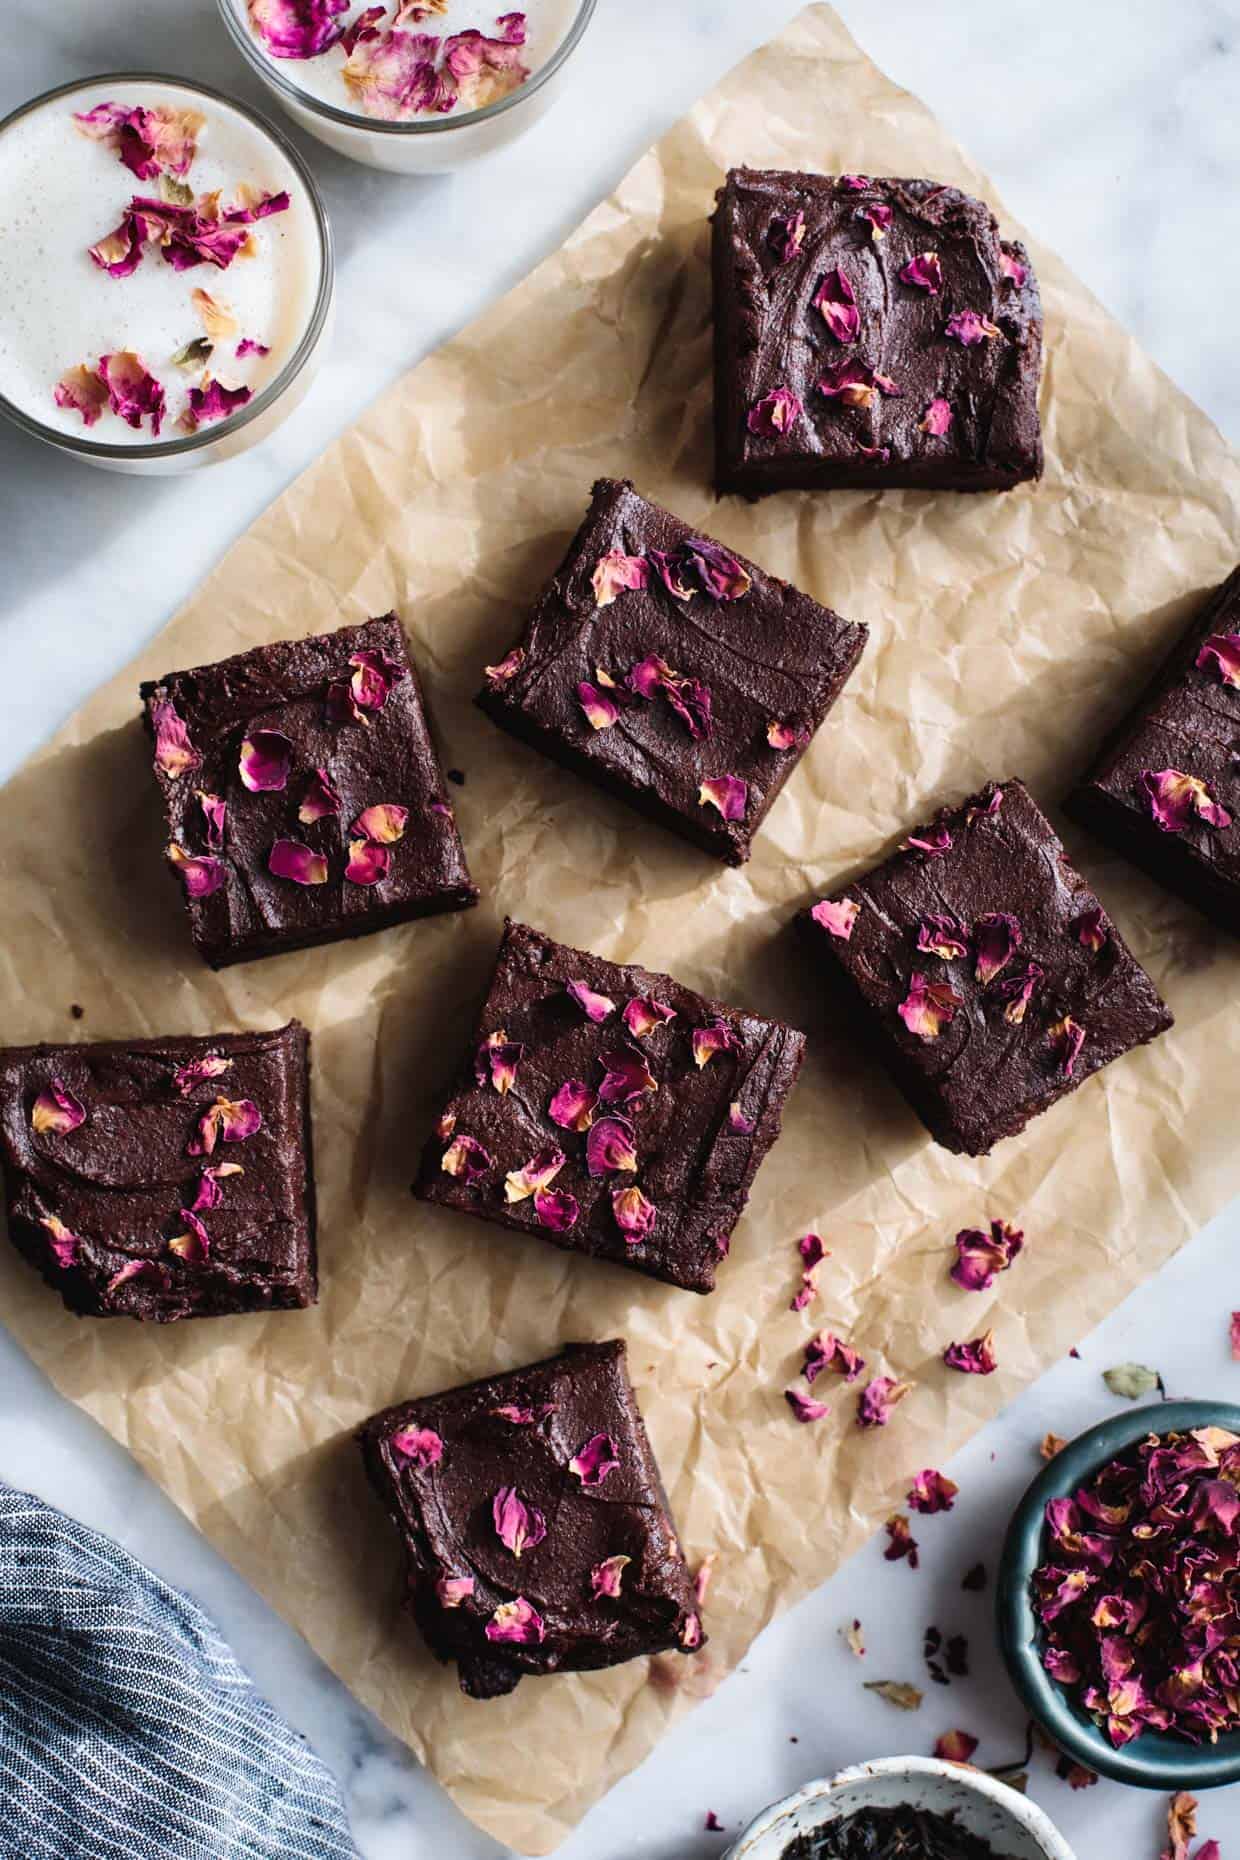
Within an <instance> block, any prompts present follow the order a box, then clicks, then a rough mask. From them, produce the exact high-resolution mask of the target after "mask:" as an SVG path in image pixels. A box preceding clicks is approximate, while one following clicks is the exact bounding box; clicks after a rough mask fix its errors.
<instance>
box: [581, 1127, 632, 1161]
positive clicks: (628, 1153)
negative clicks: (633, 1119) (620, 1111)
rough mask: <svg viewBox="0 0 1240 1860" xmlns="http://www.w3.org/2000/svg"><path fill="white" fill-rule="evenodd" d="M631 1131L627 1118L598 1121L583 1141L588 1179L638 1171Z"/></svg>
mask: <svg viewBox="0 0 1240 1860" xmlns="http://www.w3.org/2000/svg"><path fill="white" fill-rule="evenodd" d="M633 1141H634V1130H633V1126H632V1124H631V1123H630V1122H629V1120H628V1118H627V1117H600V1118H598V1119H597V1120H596V1121H595V1122H594V1123H593V1124H591V1126H590V1130H589V1134H588V1135H587V1137H586V1168H587V1169H588V1170H589V1172H590V1174H591V1175H608V1174H618V1173H621V1172H628V1171H631V1170H635V1169H636V1168H637V1151H636V1150H635V1149H634V1147H633Z"/></svg>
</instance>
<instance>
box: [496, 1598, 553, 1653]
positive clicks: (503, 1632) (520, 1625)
mask: <svg viewBox="0 0 1240 1860" xmlns="http://www.w3.org/2000/svg"><path fill="white" fill-rule="evenodd" d="M482 1631H483V1633H484V1634H485V1635H486V1637H487V1639H488V1640H495V1641H508V1642H510V1643H511V1644H512V1645H514V1646H537V1645H539V1644H540V1643H541V1642H542V1640H543V1639H544V1638H545V1636H546V1632H547V1629H546V1625H545V1623H544V1621H543V1618H542V1616H541V1615H540V1614H539V1612H538V1610H537V1609H536V1608H535V1607H534V1604H533V1603H532V1602H527V1601H526V1599H525V1597H524V1596H523V1595H518V1596H515V1597H514V1599H513V1600H512V1601H511V1602H501V1603H500V1605H499V1607H498V1608H497V1609H496V1610H495V1613H494V1614H493V1615H492V1616H491V1619H490V1620H489V1621H488V1622H487V1624H486V1626H485V1628H484V1629H483V1630H482Z"/></svg>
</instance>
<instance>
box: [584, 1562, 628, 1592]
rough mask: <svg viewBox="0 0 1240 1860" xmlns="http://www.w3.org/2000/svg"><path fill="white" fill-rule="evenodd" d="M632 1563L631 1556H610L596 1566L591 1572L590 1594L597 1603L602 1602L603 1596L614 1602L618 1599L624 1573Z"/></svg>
mask: <svg viewBox="0 0 1240 1860" xmlns="http://www.w3.org/2000/svg"><path fill="white" fill-rule="evenodd" d="M632 1561H633V1559H632V1557H631V1556H609V1557H604V1559H603V1561H602V1562H601V1563H596V1564H595V1565H594V1568H593V1569H592V1570H591V1571H590V1593H591V1594H592V1595H593V1597H594V1599H595V1601H600V1600H601V1599H602V1597H603V1596H607V1597H608V1598H609V1599H610V1600H612V1601H614V1600H615V1599H616V1597H617V1596H618V1595H619V1594H620V1584H621V1582H622V1580H623V1578H624V1572H625V1570H626V1569H627V1568H628V1566H629V1564H630V1563H631V1562H632Z"/></svg>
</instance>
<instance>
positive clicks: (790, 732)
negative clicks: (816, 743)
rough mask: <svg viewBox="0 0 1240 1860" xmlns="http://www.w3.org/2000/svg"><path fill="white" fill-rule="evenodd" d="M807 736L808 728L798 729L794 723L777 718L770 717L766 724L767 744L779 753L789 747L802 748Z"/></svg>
mask: <svg viewBox="0 0 1240 1860" xmlns="http://www.w3.org/2000/svg"><path fill="white" fill-rule="evenodd" d="M809 736H810V733H809V731H808V730H803V729H799V728H798V727H797V725H796V724H795V723H781V722H779V720H778V719H772V721H771V722H770V723H768V724H767V726H766V740H767V743H768V745H769V746H770V747H771V748H772V749H777V750H779V751H780V752H781V753H782V752H784V751H785V750H789V749H804V747H805V745H806V743H808V741H809Z"/></svg>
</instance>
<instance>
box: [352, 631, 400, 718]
mask: <svg viewBox="0 0 1240 1860" xmlns="http://www.w3.org/2000/svg"><path fill="white" fill-rule="evenodd" d="M349 664H350V665H351V666H352V667H353V671H352V673H351V675H350V678H349V690H350V692H351V694H352V697H353V702H354V703H355V704H356V705H357V706H358V708H359V709H360V710H382V709H383V707H384V705H385V704H386V703H387V701H388V698H389V697H390V695H391V692H392V688H393V686H394V685H397V684H399V683H400V681H401V679H402V678H403V677H404V676H405V668H404V666H403V665H402V664H401V663H400V661H399V659H394V658H392V657H391V655H390V654H389V653H386V652H384V651H383V650H382V649H381V648H380V647H377V646H363V647H362V648H361V649H360V650H359V651H357V652H354V653H350V655H349Z"/></svg>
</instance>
